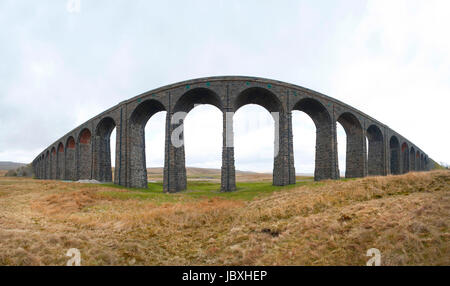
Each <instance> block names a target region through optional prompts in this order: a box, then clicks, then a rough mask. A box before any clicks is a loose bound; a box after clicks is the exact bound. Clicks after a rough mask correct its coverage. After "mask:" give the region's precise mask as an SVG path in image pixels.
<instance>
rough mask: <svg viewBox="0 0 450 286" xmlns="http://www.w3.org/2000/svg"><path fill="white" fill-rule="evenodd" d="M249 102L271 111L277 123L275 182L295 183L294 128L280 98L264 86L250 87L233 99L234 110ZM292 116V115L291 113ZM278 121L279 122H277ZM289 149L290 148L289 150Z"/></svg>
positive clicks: (283, 183) (282, 184) (277, 184)
mask: <svg viewBox="0 0 450 286" xmlns="http://www.w3.org/2000/svg"><path fill="white" fill-rule="evenodd" d="M247 104H256V105H259V106H261V107H263V108H265V109H266V110H267V111H268V112H270V113H271V115H272V117H273V118H274V124H275V142H274V144H275V145H274V153H275V154H274V164H273V165H274V167H273V184H274V185H276V186H284V185H287V184H292V183H295V168H294V156H293V154H292V153H293V152H292V149H293V148H292V133H291V134H287V133H290V132H286V130H292V129H291V128H290V126H288V124H291V122H290V121H291V119H290V118H288V117H287V115H288V114H287V113H286V112H285V110H284V108H283V105H282V103H281V101H280V99H279V98H278V97H277V95H275V94H274V93H273V92H272V91H270V90H269V89H266V88H263V87H249V88H246V89H244V90H243V91H241V92H240V93H239V94H238V95H237V96H236V97H235V98H234V100H233V103H232V106H233V110H234V112H237V111H238V110H239V109H240V108H241V107H243V106H245V105H247ZM289 116H290V115H289ZM277 122H278V124H277ZM288 149H289V150H288ZM289 151H290V152H289Z"/></svg>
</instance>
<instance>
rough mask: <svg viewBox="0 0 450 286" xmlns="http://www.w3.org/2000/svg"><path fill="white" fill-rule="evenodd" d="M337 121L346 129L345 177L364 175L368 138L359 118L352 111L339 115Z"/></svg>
mask: <svg viewBox="0 0 450 286" xmlns="http://www.w3.org/2000/svg"><path fill="white" fill-rule="evenodd" d="M337 122H338V123H339V124H341V126H342V127H343V128H344V130H345V134H346V141H347V143H346V156H345V177H346V178H357V177H364V175H365V168H366V138H365V135H364V131H363V128H362V126H361V124H360V122H359V120H358V118H357V117H356V116H355V115H353V114H352V113H350V112H345V113H343V114H341V115H340V116H339V118H338V119H337Z"/></svg>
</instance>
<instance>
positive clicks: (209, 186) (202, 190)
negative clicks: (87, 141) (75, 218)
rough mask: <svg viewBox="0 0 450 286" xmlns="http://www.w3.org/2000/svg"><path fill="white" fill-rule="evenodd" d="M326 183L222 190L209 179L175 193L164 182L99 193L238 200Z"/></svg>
mask: <svg viewBox="0 0 450 286" xmlns="http://www.w3.org/2000/svg"><path fill="white" fill-rule="evenodd" d="M323 184H324V183H322V182H314V181H313V180H311V179H310V180H302V181H299V182H297V183H296V184H295V185H288V186H273V185H272V183H271V182H238V183H237V184H236V188H237V189H236V191H233V192H221V191H220V183H216V182H209V181H188V185H187V190H185V191H183V192H179V193H175V194H167V193H164V192H163V184H162V182H156V183H149V184H148V189H144V188H141V189H139V188H126V187H123V186H118V185H114V184H102V185H101V186H105V187H109V188H115V189H118V190H117V191H111V190H105V191H100V192H99V193H100V194H101V195H103V196H109V197H113V198H117V199H124V200H126V199H139V200H152V201H155V202H156V203H164V202H180V201H190V200H196V199H204V198H225V199H236V200H244V201H248V200H252V199H253V198H254V197H256V196H264V195H269V194H271V193H273V192H276V191H280V190H286V189H291V188H294V187H298V186H303V185H310V186H311V187H317V186H321V185H323Z"/></svg>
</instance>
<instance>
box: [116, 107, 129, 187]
mask: <svg viewBox="0 0 450 286" xmlns="http://www.w3.org/2000/svg"><path fill="white" fill-rule="evenodd" d="M119 120H120V121H119V122H116V157H115V158H116V166H115V169H114V184H117V185H121V186H128V180H127V144H128V140H127V132H128V130H127V126H128V121H127V112H126V108H124V106H123V107H121V108H120V119H119Z"/></svg>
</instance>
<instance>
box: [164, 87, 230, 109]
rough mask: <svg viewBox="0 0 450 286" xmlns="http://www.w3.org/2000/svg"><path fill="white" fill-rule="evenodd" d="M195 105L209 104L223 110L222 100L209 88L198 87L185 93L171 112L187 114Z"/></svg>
mask: <svg viewBox="0 0 450 286" xmlns="http://www.w3.org/2000/svg"><path fill="white" fill-rule="evenodd" d="M196 104H211V105H213V106H215V107H217V108H218V109H219V110H223V103H222V99H221V98H220V96H219V95H217V93H215V92H214V91H213V90H211V89H209V88H204V87H198V88H193V89H191V90H189V91H187V92H185V93H184V94H183V95H182V96H181V97H180V98H179V99H178V100H177V101H176V102H175V105H174V108H173V112H174V113H175V112H179V111H182V112H189V111H191V110H192V109H193V108H194V107H195V105H196Z"/></svg>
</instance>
